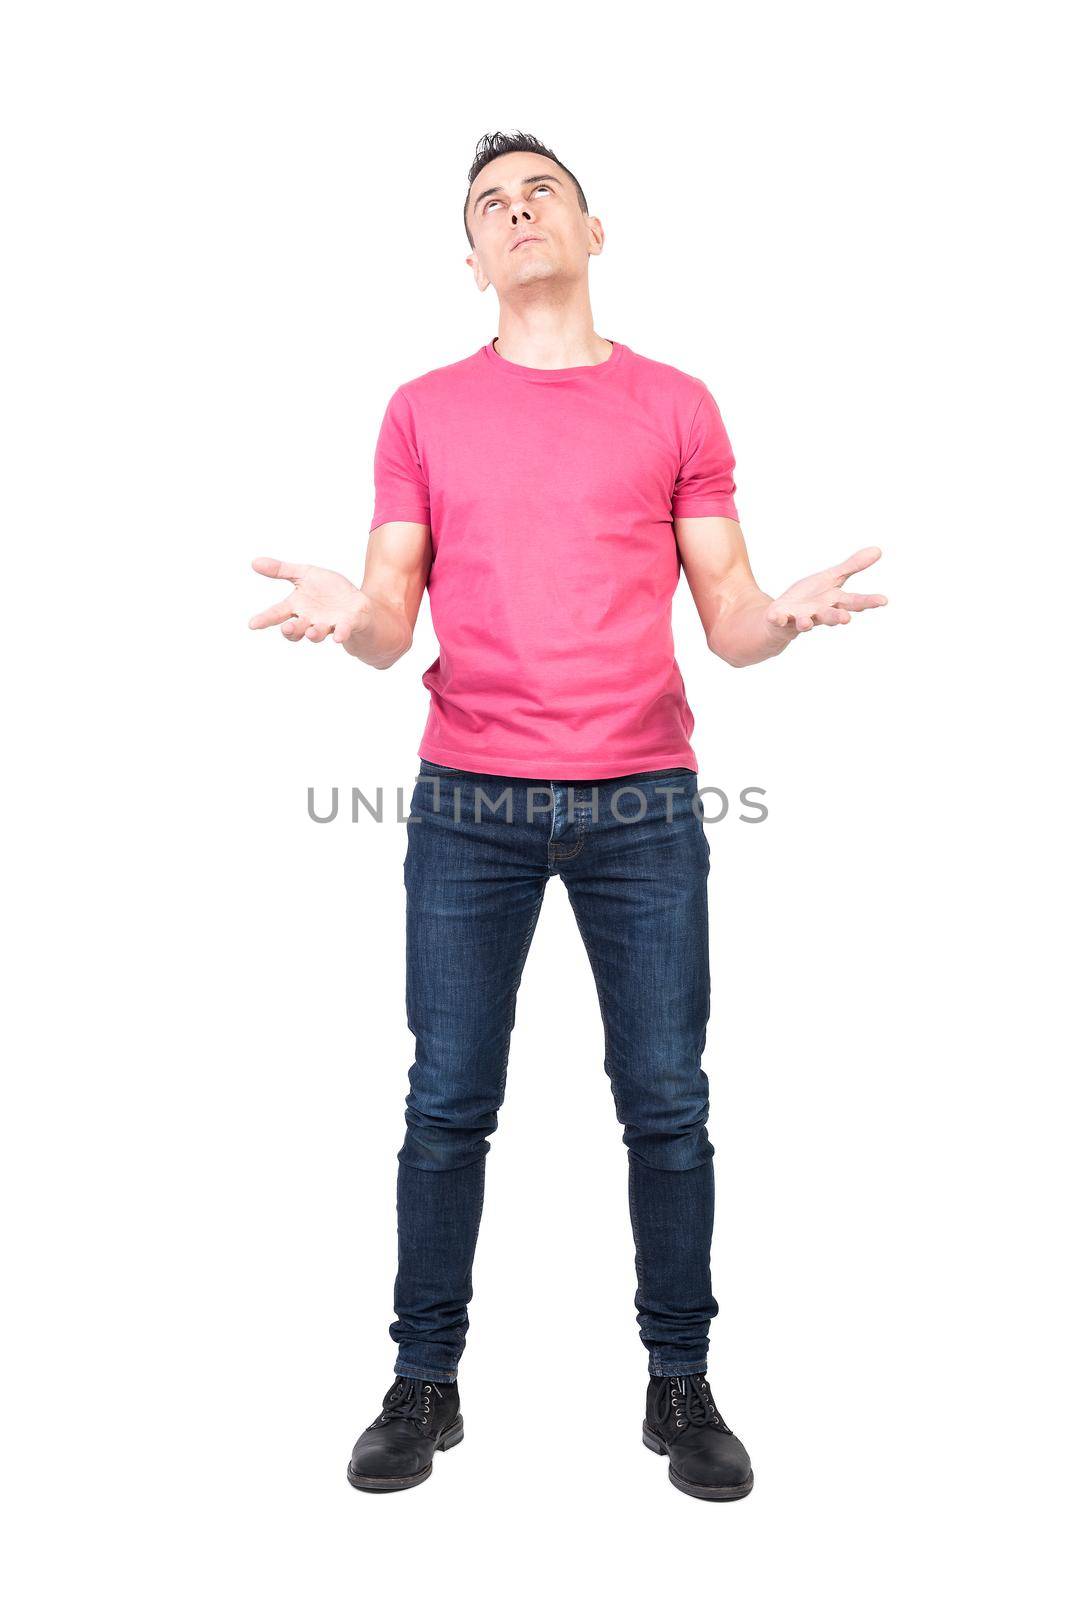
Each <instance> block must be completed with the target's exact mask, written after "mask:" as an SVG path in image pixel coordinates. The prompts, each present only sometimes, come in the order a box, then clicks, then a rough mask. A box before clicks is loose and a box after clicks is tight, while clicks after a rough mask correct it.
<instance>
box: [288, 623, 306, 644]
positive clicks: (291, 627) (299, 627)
mask: <svg viewBox="0 0 1068 1600" xmlns="http://www.w3.org/2000/svg"><path fill="white" fill-rule="evenodd" d="M307 628H308V619H307V617H290V619H289V621H288V622H283V624H282V632H283V633H284V634H285V636H286V638H287V639H292V640H293V641H294V643H295V642H296V641H297V640H298V639H303V637H304V635H305V633H306V632H307Z"/></svg>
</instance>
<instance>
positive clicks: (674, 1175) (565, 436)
mask: <svg viewBox="0 0 1068 1600" xmlns="http://www.w3.org/2000/svg"><path fill="white" fill-rule="evenodd" d="M464 221H465V227H466V229H467V235H468V240H469V243H470V245H471V251H470V254H469V255H468V257H467V261H468V264H469V266H470V268H471V271H472V273H473V275H474V279H475V282H476V284H477V285H478V287H479V289H480V290H485V289H487V288H488V287H490V286H491V285H492V287H493V288H494V290H495V291H496V293H497V297H498V301H499V307H500V316H499V324H498V333H497V337H496V338H495V339H493V340H491V341H490V342H489V343H488V344H486V345H485V346H484V347H482V348H481V349H479V350H478V351H476V352H475V354H473V355H470V356H468V357H466V358H465V359H463V360H460V361H457V362H455V363H453V364H451V365H449V366H445V367H442V368H438V369H436V370H434V371H432V372H428V373H426V374H424V375H423V376H422V377H419V378H416V379H414V380H413V381H411V382H407V383H404V384H402V385H401V386H400V388H398V389H397V390H396V391H395V393H394V394H393V396H392V398H391V399H390V402H389V405H388V407H387V410H386V414H385V419H384V421H383V424H382V429H381V433H380V437H379V440H378V447H377V450H376V454H375V509H374V516H373V518H372V522H371V532H370V538H369V544H368V551H367V560H366V567H365V571H364V577H363V581H362V583H361V585H360V587H359V588H357V587H356V586H355V585H353V584H352V583H350V582H349V580H348V579H347V578H344V577H342V576H341V575H340V574H338V573H336V572H328V571H325V570H323V569H322V568H319V567H307V566H290V565H288V564H285V563H283V562H280V561H276V560H273V559H260V560H257V561H255V562H254V563H253V565H254V567H255V569H256V571H257V572H260V573H263V574H264V575H265V576H266V577H271V578H282V579H288V580H289V581H290V582H291V583H292V584H293V589H292V592H291V593H290V594H289V595H288V596H287V598H286V599H284V600H281V601H279V602H278V603H277V604H276V605H273V606H272V607H271V608H270V609H269V610H267V611H264V612H263V613H261V614H260V615H259V616H257V617H255V618H253V620H252V623H251V626H252V627H254V628H263V627H269V626H273V625H279V624H280V625H281V630H282V633H283V634H284V635H285V637H286V638H287V639H291V640H294V641H296V640H300V639H307V640H311V641H312V642H313V643H320V642H322V641H323V640H324V639H326V638H327V636H328V635H330V634H332V635H333V637H334V640H335V642H336V643H338V644H340V645H342V646H343V647H344V649H345V650H346V652H347V653H348V654H349V655H352V656H355V657H357V658H358V659H359V660H361V661H364V662H367V663H368V664H369V665H371V666H374V667H379V668H384V667H389V666H392V665H393V663H394V662H395V661H397V660H398V659H399V658H400V657H401V656H402V655H403V654H404V653H405V651H406V650H408V649H409V647H410V645H411V643H412V632H413V629H414V627H415V621H416V616H417V614H418V611H419V606H420V602H421V599H422V595H423V591H424V588H426V589H427V590H428V592H429V595H430V603H431V610H432V615H433V620H434V626H435V629H436V632H437V636H438V640H439V644H440V652H441V653H440V655H439V657H438V659H437V660H436V661H435V662H434V664H433V666H432V667H431V668H430V669H429V671H428V672H427V673H426V674H425V676H424V679H423V681H424V683H425V684H426V685H427V688H428V689H429V690H430V696H431V709H430V716H429V720H428V723H427V726H426V731H425V734H424V738H423V741H422V743H421V745H420V747H419V754H420V756H421V758H422V760H421V764H420V776H419V780H418V781H417V783H416V785H415V793H414V796H413V799H412V816H411V820H410V822H409V825H408V828H409V833H408V851H407V856H406V859H405V885H406V891H407V907H408V914H407V949H408V990H407V993H408V1021H409V1026H410V1027H411V1030H412V1032H413V1034H414V1036H415V1041H416V1049H415V1061H414V1064H413V1066H412V1067H411V1070H410V1074H409V1078H410V1083H411V1091H410V1093H409V1095H408V1098H407V1102H406V1106H407V1110H406V1124H407V1131H406V1134H405V1139H404V1144H403V1147H402V1149H401V1150H400V1152H399V1173H398V1187H397V1213H398V1235H399V1262H398V1273H397V1280H396V1287H395V1311H396V1319H397V1320H396V1321H395V1322H394V1323H393V1324H392V1325H391V1327H390V1334H391V1336H392V1338H393V1339H394V1340H395V1342H396V1344H397V1346H398V1351H397V1359H396V1362H395V1366H394V1376H395V1379H396V1381H395V1382H394V1384H393V1385H392V1387H391V1388H390V1390H389V1392H388V1393H387V1394H386V1396H385V1399H384V1401H383V1405H382V1410H381V1412H380V1413H379V1415H378V1416H377V1417H376V1418H375V1420H374V1422H373V1423H371V1425H370V1426H369V1427H368V1428H367V1429H366V1430H365V1431H364V1433H363V1434H362V1435H361V1437H360V1439H359V1440H358V1441H357V1444H356V1446H355V1449H354V1450H353V1454H352V1460H351V1463H350V1465H349V1469H348V1471H349V1481H350V1482H351V1483H352V1484H353V1485H354V1486H355V1487H357V1488H360V1489H366V1490H371V1491H379V1492H381V1491H388V1490H395V1489H406V1488H410V1487H411V1486H413V1485H414V1484H417V1483H421V1482H423V1481H424V1479H425V1478H427V1477H428V1476H429V1474H430V1471H431V1466H432V1459H433V1456H434V1453H435V1451H436V1450H447V1449H449V1448H450V1447H451V1446H452V1445H453V1444H457V1443H459V1441H460V1440H461V1439H462V1437H463V1419H462V1417H461V1415H460V1409H459V1394H458V1389H457V1368H458V1364H459V1361H460V1357H461V1355H462V1353H463V1349H464V1344H465V1338H466V1334H467V1329H468V1317H467V1309H468V1304H469V1302H470V1299H471V1292H472V1290H471V1272H472V1263H473V1259H474V1252H475V1242H476V1238H477V1234H478V1226H479V1220H480V1216H481V1211H482V1201H483V1184H484V1175H485V1159H486V1153H487V1151H488V1148H489V1145H488V1142H487V1136H488V1135H489V1134H490V1133H492V1132H493V1131H494V1129H495V1128H496V1126H497V1112H498V1109H499V1107H500V1105H501V1103H502V1100H503V1096H504V1085H505V1074H506V1067H507V1058H508V1046H509V1039H510V1034H511V1028H512V1023H513V1019H514V1013H515V999H516V992H517V990H518V987H519V982H520V978H521V975H522V970H523V964H524V961H525V959H526V954H527V950H528V948H529V945H530V941H531V938H532V935H533V932H534V927H535V924H536V922H537V918H538V912H539V910H540V907H541V903H542V895H543V894H544V890H545V885H546V883H547V881H548V879H549V878H550V877H553V876H554V875H557V874H558V875H559V876H560V877H561V878H562V879H563V881H564V883H565V885H566V888H567V892H568V896H569V898H570V901H571V904H572V906H573V908H574V911H575V916H576V919H577V921H578V925H579V929H580V932H581V935H582V938H583V940H584V942H585V946H586V949H587V951H588V954H589V958H590V962H591V965H592V968H593V972H594V976H595V979H596V983H597V989H598V994H599V998H600V1005H601V1011H602V1015H603V1019H604V1028H605V1070H606V1072H607V1073H608V1075H609V1078H610V1080H611V1085H612V1092H613V1096H614V1099H615V1105H616V1111H617V1114H618V1116H619V1120H620V1121H621V1122H622V1123H623V1126H624V1134H623V1139H624V1143H625V1144H626V1146H627V1151H628V1171H629V1198H630V1213H631V1221H632V1225H633V1231H634V1243H635V1265H636V1271H637V1282H638V1288H637V1293H636V1295H635V1305H636V1306H637V1310H638V1317H637V1321H638V1326H639V1331H640V1336H641V1339H642V1342H643V1344H644V1346H645V1348H646V1350H647V1352H648V1365H649V1383H648V1389H647V1396H646V1414H645V1422H644V1426H643V1440H644V1442H645V1444H646V1445H648V1446H649V1448H650V1449H652V1450H654V1451H656V1452H658V1453H659V1454H661V1455H665V1454H666V1455H667V1457H668V1461H669V1476H670V1479H671V1481H672V1483H673V1484H674V1485H675V1486H676V1487H677V1488H679V1489H681V1490H683V1491H684V1492H685V1493H687V1494H691V1495H694V1496H696V1497H698V1498H701V1499H707V1500H732V1499H738V1498H740V1497H741V1496H743V1495H745V1494H747V1493H748V1492H749V1490H750V1489H751V1488H752V1484H753V1474H752V1469H751V1466H750V1461H749V1456H748V1454H747V1452H746V1450H745V1448H744V1446H743V1445H742V1443H741V1441H740V1440H739V1439H738V1438H737V1436H736V1435H735V1434H733V1433H732V1432H731V1430H730V1429H729V1428H728V1427H727V1425H726V1423H725V1422H724V1420H723V1418H722V1415H721V1413H720V1411H719V1409H718V1407H717V1406H716V1403H715V1401H714V1399H713V1397H712V1392H711V1389H710V1387H709V1384H708V1379H707V1353H708V1329H709V1323H710V1320H711V1318H712V1317H713V1316H715V1314H716V1312H717V1310H718V1306H717V1303H716V1301H715V1299H714V1298H713V1295H712V1289H711V1280H710V1273H709V1255H710V1246H711V1237H712V1221H713V1174H712V1157H713V1149H712V1145H711V1144H710V1143H709V1140H708V1135H707V1132H706V1123H707V1119H708V1080H707V1078H706V1076H705V1073H704V1071H703V1070H702V1067H701V1056H702V1052H703V1049H704V1044H705V1028H706V1023H707V1020H708V1015H709V972H708V927H707V873H708V860H709V851H708V843H707V837H706V834H705V832H704V827H703V822H702V814H701V803H700V797H699V794H698V787H697V776H696V768H697V762H696V760H695V758H694V754H693V750H692V748H691V746H690V743H689V735H690V733H691V731H692V728H693V717H692V714H691V712H690V709H689V706H688V704H687V702H686V696H685V693H684V690H683V684H682V680H681V677H680V675H679V670H678V667H677V665H676V662H675V658H674V646H673V643H672V634H671V604H672V596H673V594H674V591H675V588H676V586H677V583H678V578H679V572H680V568H684V569H685V572H686V577H687V581H688V583H689V586H690V590H691V592H692V594H693V597H694V600H695V602H696V605H697V609H698V612H699V614H700V617H701V621H702V623H703V624H704V628H705V633H706V636H707V639H708V644H709V647H710V648H711V649H712V650H713V651H714V652H715V653H716V654H717V655H719V656H721V657H722V658H723V659H724V660H725V661H728V662H730V663H731V664H732V665H733V666H739V667H741V666H747V665H750V664H751V663H753V662H757V661H763V660H766V659H767V658H768V657H769V656H775V655H779V654H780V653H781V652H782V651H783V650H785V649H786V647H787V645H788V644H790V642H791V641H792V640H793V639H794V638H796V636H797V635H798V634H800V633H808V632H810V631H811V630H812V629H813V628H814V627H817V626H826V627H836V626H839V625H841V624H844V623H848V622H849V620H850V617H851V614H852V613H853V612H856V611H863V610H866V609H867V608H868V607H871V606H879V605H883V604H884V603H885V602H884V597H883V596H882V595H870V594H851V593H848V592H846V590H845V589H844V588H843V585H844V583H845V581H846V580H847V578H848V577H850V576H851V575H852V574H853V573H855V572H859V571H860V570H862V569H863V568H865V567H868V566H870V565H871V564H872V562H874V561H875V560H877V559H878V556H879V551H878V550H876V549H867V550H862V551H860V552H859V553H858V554H856V555H855V556H853V557H852V558H851V559H850V560H848V561H845V562H842V563H841V564H840V565H839V566H837V567H831V568H828V569H827V570H825V571H823V572H819V573H817V574H815V575H814V576H813V577H810V578H806V579H803V580H802V581H801V582H799V583H796V584H794V585H793V587H792V588H790V589H788V590H787V591H786V592H785V594H783V595H780V596H779V598H778V599H773V598H772V597H771V596H770V595H767V594H765V593H763V591H762V590H761V589H760V588H758V586H757V584H756V581H755V580H754V578H753V575H752V572H751V571H750V566H749V560H748V557H747V553H746V546H745V542H744V540H743V537H742V531H741V528H740V526H739V523H738V517H737V512H736V508H735V503H734V479H733V470H734V457H733V454H732V452H731V447H730V444H729V442H728V439H727V435H726V432H725V430H724V427H723V422H722V420H721V417H720V413H719V410H718V407H717V405H716V402H715V400H714V399H713V397H712V395H711V394H710V393H709V391H708V389H707V388H706V386H705V384H704V383H703V382H702V381H701V380H700V379H698V378H695V377H690V376H688V375H687V374H685V373H683V372H680V371H678V370H677V369H676V368H674V367H670V366H666V365H664V364H662V363H660V362H656V361H652V360H649V359H647V358H646V357H644V356H640V355H638V354H637V353H636V352H635V351H633V350H631V349H629V348H628V347H627V346H626V345H624V344H622V343H620V342H618V341H611V340H608V339H603V338H601V336H600V335H599V334H597V333H596V332H595V331H594V326H593V314H592V311H591V308H590V296H589V281H588V273H589V258H590V257H591V256H594V255H599V254H600V253H601V250H602V248H603V246H604V236H605V235H604V228H603V227H602V225H601V222H600V220H599V219H598V218H597V217H595V216H591V215H590V213H589V208H588V206H587V203H586V199H585V196H584V194H583V192H582V189H581V188H580V186H579V184H578V181H577V179H576V178H575V177H574V175H573V174H572V173H571V172H570V171H569V170H568V169H567V168H566V167H565V166H564V165H563V164H562V162H560V161H558V160H557V159H556V157H555V156H554V155H553V153H552V151H551V150H549V149H548V148H547V146H545V145H543V144H541V143H540V142H539V141H538V140H536V139H533V138H530V137H528V136H526V135H522V134H515V135H505V134H500V133H498V134H493V135H487V136H486V137H485V138H483V139H482V140H481V141H480V143H479V145H478V149H477V151H476V156H475V161H474V164H473V166H472V168H471V171H470V173H469V174H468V191H467V197H466V200H465V206H464Z"/></svg>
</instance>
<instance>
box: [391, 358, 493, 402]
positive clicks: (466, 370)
mask: <svg viewBox="0 0 1068 1600" xmlns="http://www.w3.org/2000/svg"><path fill="white" fill-rule="evenodd" d="M482 361H483V357H482V347H481V346H479V348H478V349H477V350H475V351H474V352H473V353H472V354H471V355H468V356H462V357H461V358H460V360H459V361H449V362H447V363H446V364H445V365H444V366H441V367H431V368H430V370H429V372H421V373H419V375H418V376H417V377H415V378H406V379H405V381H404V382H403V383H401V384H398V385H397V390H396V392H397V393H398V394H403V395H404V396H405V398H406V399H408V400H412V401H421V400H424V401H425V400H435V399H437V398H439V397H440V398H448V397H451V396H453V395H454V394H455V393H456V389H457V387H458V386H459V387H463V386H464V385H466V384H468V383H470V382H471V381H472V380H473V379H475V378H477V376H478V375H479V372H480V369H481V366H482Z"/></svg>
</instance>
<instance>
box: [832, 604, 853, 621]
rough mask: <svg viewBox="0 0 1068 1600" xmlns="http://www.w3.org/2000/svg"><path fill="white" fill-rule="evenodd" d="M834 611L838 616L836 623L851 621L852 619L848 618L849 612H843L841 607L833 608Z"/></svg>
mask: <svg viewBox="0 0 1068 1600" xmlns="http://www.w3.org/2000/svg"><path fill="white" fill-rule="evenodd" d="M834 609H835V611H836V612H837V614H838V621H839V622H851V621H852V618H851V617H850V615H849V612H848V611H845V610H843V608H842V607H841V606H835V608H834Z"/></svg>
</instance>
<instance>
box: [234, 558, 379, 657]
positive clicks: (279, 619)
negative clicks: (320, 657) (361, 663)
mask: <svg viewBox="0 0 1068 1600" xmlns="http://www.w3.org/2000/svg"><path fill="white" fill-rule="evenodd" d="M252 565H253V568H254V570H255V571H256V572H261V573H262V574H263V576H264V577H265V578H282V579H283V580H285V579H288V581H289V582H290V583H291V584H292V585H293V589H292V592H291V593H290V594H288V595H287V596H286V598H285V599H284V600H279V601H278V603H277V604H276V605H273V606H269V607H268V608H267V610H266V611H261V612H259V614H258V615H257V616H255V617H253V618H252V619H251V620H250V622H249V627H250V628H273V627H276V626H278V624H279V623H280V624H281V627H282V632H283V634H284V635H285V637H286V638H287V639H294V640H296V639H308V640H309V641H310V642H311V643H312V644H320V643H321V642H322V641H323V640H324V639H325V638H327V637H328V635H330V634H331V633H332V634H333V635H334V638H335V640H336V641H337V643H338V644H344V643H345V640H346V639H347V638H348V637H349V636H350V634H352V633H353V632H358V631H359V629H360V628H362V627H364V626H365V625H366V622H367V619H368V618H369V616H370V613H371V602H370V600H368V598H367V596H366V595H365V594H364V592H363V590H362V589H358V588H357V587H356V585H355V584H354V583H350V582H349V580H348V578H345V577H342V575H341V573H340V572H331V570H330V568H329V567H305V566H294V565H292V564H290V563H289V562H286V561H276V560H275V558H274V557H273V556H257V557H256V560H255V561H254V562H253V563H252Z"/></svg>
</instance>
